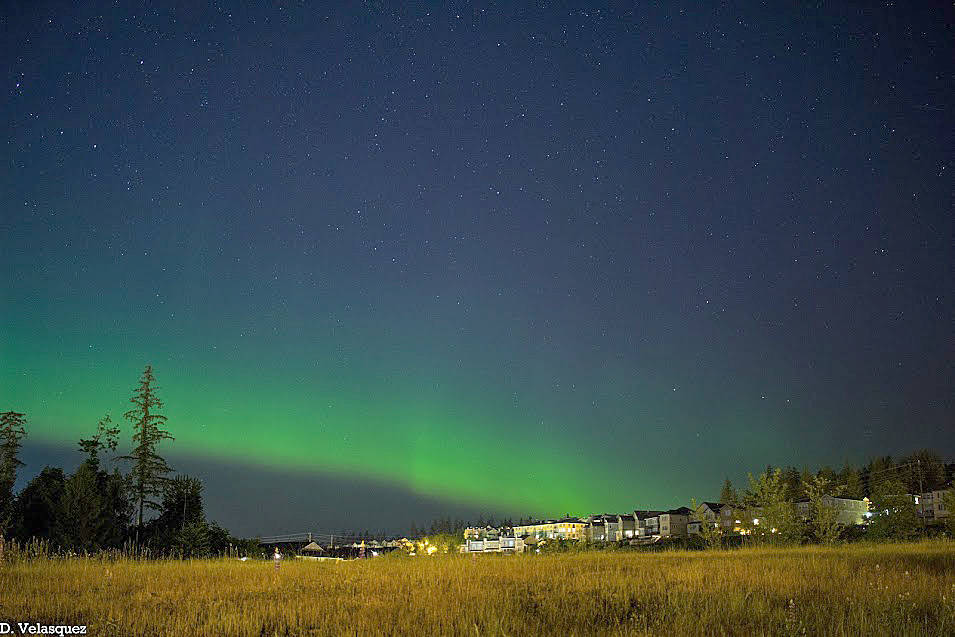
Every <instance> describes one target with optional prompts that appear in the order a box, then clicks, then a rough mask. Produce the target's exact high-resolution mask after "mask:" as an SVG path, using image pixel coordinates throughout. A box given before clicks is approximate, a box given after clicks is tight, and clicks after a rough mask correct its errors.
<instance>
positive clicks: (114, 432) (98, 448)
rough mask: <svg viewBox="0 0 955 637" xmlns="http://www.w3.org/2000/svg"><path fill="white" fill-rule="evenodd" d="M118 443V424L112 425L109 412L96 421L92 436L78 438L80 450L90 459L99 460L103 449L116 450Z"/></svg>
mask: <svg viewBox="0 0 955 637" xmlns="http://www.w3.org/2000/svg"><path fill="white" fill-rule="evenodd" d="M118 444H119V426H117V425H114V424H113V421H112V419H111V418H110V416H109V414H106V415H105V416H103V418H102V419H101V420H100V421H99V422H98V423H96V434H95V435H94V436H93V437H92V438H85V439H80V451H81V452H82V453H85V454H86V455H87V456H89V459H90V460H93V461H95V462H99V454H100V453H102V452H103V451H109V452H110V453H112V452H115V451H116V447H117V445H118Z"/></svg>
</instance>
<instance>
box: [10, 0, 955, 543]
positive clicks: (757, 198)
mask: <svg viewBox="0 0 955 637" xmlns="http://www.w3.org/2000/svg"><path fill="white" fill-rule="evenodd" d="M198 4H201V3H198ZM953 17H955V11H953V9H952V7H951V6H950V5H945V6H943V5H941V4H939V5H934V6H933V4H932V3H924V6H922V7H920V8H915V9H913V8H912V7H909V6H907V5H902V6H891V5H879V6H872V7H867V6H862V5H860V4H854V5H852V6H835V7H834V6H830V5H828V4H819V5H812V4H808V3H806V4H800V6H793V5H791V4H787V5H785V6H782V5H780V4H778V3H768V4H760V3H734V4H724V5H719V6H704V7H700V6H697V5H692V4H687V5H681V4H671V3H666V4H662V5H654V6H649V7H647V6H638V7H631V6H629V5H625V6H617V7H614V8H607V7H603V8H598V7H596V6H594V7H588V8H585V9H581V8H580V6H574V5H570V4H560V3H557V4H543V5H535V6H533V7H528V6H520V5H511V4H476V5H470V4H469V5H464V4H459V5H453V6H443V5H428V4H406V5H403V6H402V7H401V8H396V7H395V6H394V5H391V4H388V3H363V4H353V5H349V6H347V7H342V8H336V9H330V8H329V7H327V6H323V5H321V4H315V3H288V4H275V3H258V4H257V5H256V6H254V7H241V6H233V7H229V6H227V5H219V6H215V7H208V8H206V7H200V6H197V3H181V4H174V3H154V4H153V5H151V6H150V7H149V8H148V9H147V10H146V12H145V13H143V12H142V11H140V10H136V9H132V8H128V7H124V6H121V5H111V4H98V5H97V4H93V5H84V6H82V7H74V6H73V5H72V3H43V2H29V3H26V2H21V3H14V4H11V5H8V7H7V10H6V11H5V14H4V15H3V16H2V22H0V28H2V37H0V59H3V60H4V61H5V62H4V64H3V68H4V71H5V82H6V85H5V89H4V90H5V91H6V95H7V99H5V100H3V101H2V102H0V115H2V117H3V120H4V121H6V122H8V127H7V133H6V139H5V143H4V144H3V146H2V151H0V152H2V153H3V159H4V165H5V166H6V169H5V170H4V171H3V172H2V175H0V188H2V190H3V192H4V193H5V195H6V196H5V197H4V198H3V203H2V204H0V230H2V232H0V268H2V269H0V272H2V273H3V275H4V276H3V278H2V279H0V282H2V286H0V293H2V299H3V305H4V307H5V311H4V312H3V313H2V315H0V327H2V333H3V338H2V340H0V361H2V362H0V401H2V404H0V407H2V408H17V409H19V410H21V411H26V412H27V414H28V417H29V418H30V420H31V428H30V434H31V440H32V441H33V444H34V445H37V446H35V447H31V449H30V450H29V451H30V453H31V454H33V455H32V456H30V457H31V458H35V461H34V462H32V463H31V464H30V465H29V466H28V468H27V471H26V473H25V475H26V476H28V475H30V474H32V473H35V472H36V471H38V470H39V468H40V466H39V463H40V462H41V460H40V459H41V458H47V457H50V455H49V454H53V457H59V456H58V455H57V454H58V453H66V452H65V450H66V449H67V448H68V446H69V445H71V444H72V442H71V441H74V440H75V439H76V438H77V437H78V434H81V433H84V432H86V431H87V430H88V429H89V428H90V427H91V426H93V425H95V422H96V418H98V417H99V416H100V415H101V414H102V413H103V412H104V411H106V410H112V411H113V413H114V415H118V414H120V413H121V412H122V411H123V404H124V401H125V399H126V397H127V395H128V392H129V390H130V389H131V388H132V386H133V384H134V383H135V379H136V377H137V375H138V373H139V371H140V370H141V369H142V367H143V366H144V365H145V363H147V362H152V363H153V364H154V365H155V366H156V370H157V375H158V377H159V380H160V382H161V383H163V384H164V386H166V387H167V392H168V393H167V395H166V399H167V402H168V404H169V416H170V429H171V430H172V431H173V434H174V435H176V436H177V441H176V443H173V445H175V446H174V447H171V448H170V453H173V452H174V451H173V449H175V453H185V454H187V455H188V457H189V460H183V462H184V463H186V464H187V465H188V466H190V467H202V466H206V467H212V466H215V467H220V468H221V467H223V466H231V467H233V470H235V471H239V470H241V471H242V472H244V473H243V475H247V474H256V472H261V475H262V477H261V481H260V483H261V484H269V485H274V490H273V492H272V493H273V495H272V496H266V495H263V494H262V493H260V492H258V491H256V492H252V491H250V490H249V489H248V488H246V487H242V486H241V485H238V484H237V486H236V488H235V492H233V493H230V492H229V491H228V490H227V489H224V488H218V487H216V488H214V489H213V492H212V494H211V495H212V496H213V497H211V498H210V499H211V502H210V509H211V511H212V512H213V513H214V514H218V515H219V517H222V518H224V522H226V523H227V524H231V525H233V526H234V527H237V528H238V529H240V530H242V531H248V532H255V531H265V532H268V531H270V530H271V529H266V528H260V526H257V523H252V522H250V521H249V519H248V517H247V516H244V514H243V513H242V510H241V508H236V507H235V502H236V501H246V502H250V503H256V502H261V501H262V499H263V498H265V499H267V497H274V493H282V492H283V491H284V489H283V484H288V483H289V481H291V480H292V478H288V477H286V480H285V481H283V479H282V478H281V476H282V475H283V474H282V472H283V471H287V472H288V471H294V472H296V473H295V476H296V477H295V478H294V479H295V480H306V479H307V480H312V481H313V482H315V483H320V484H324V485H325V486H326V489H327V487H328V485H329V484H332V483H334V484H336V485H338V481H341V482H343V483H348V484H352V485H353V486H354V489H355V499H354V505H353V506H352V507H351V508H349V506H348V505H342V506H336V507H335V511H336V512H337V513H334V514H333V513H328V514H323V515H324V517H323V518H322V519H318V520H316V519H315V516H313V515H311V514H306V513H303V514H302V516H301V518H295V516H294V515H293V516H292V517H290V518H289V519H288V520H287V521H285V522H283V523H282V526H288V527H294V526H296V520H298V521H300V522H301V525H302V526H305V525H315V526H321V527H322V528H337V527H338V526H339V523H338V521H337V520H332V519H327V520H326V519H325V518H329V517H334V515H339V516H341V517H347V518H348V519H350V520H352V522H351V523H350V524H352V525H353V526H355V527H361V526H365V527H368V528H399V527H402V526H403V525H405V524H406V523H407V522H408V521H410V520H411V519H416V520H419V521H420V520H423V519H427V518H429V517H433V516H435V515H439V514H441V512H442V511H443V510H454V511H461V510H467V509H468V508H469V507H470V508H471V509H473V510H482V511H490V510H499V511H502V512H527V513H539V514H548V513H563V512H565V510H568V509H574V510H577V509H580V510H579V511H576V512H578V513H588V512H592V511H590V510H589V509H593V510H594V511H596V510H600V509H612V508H617V509H620V510H626V509H628V508H633V507H634V506H638V505H640V506H676V505H678V504H682V503H683V502H684V501H685V500H687V499H688V498H689V497H690V496H696V497H713V496H715V494H716V490H717V489H718V484H719V482H720V481H721V480H722V478H723V476H724V475H729V476H730V477H732V478H733V479H734V480H739V479H740V478H741V477H742V476H743V475H745V472H746V471H747V470H757V469H759V468H761V467H763V466H765V464H767V463H774V464H794V465H798V466H802V465H804V464H809V465H812V466H818V465H819V464H823V463H830V464H841V463H842V462H844V461H846V460H849V461H853V462H862V461H864V460H865V459H867V458H868V457H869V456H871V455H876V454H885V453H893V454H899V453H904V452H908V451H911V450H913V449H915V448H921V447H934V448H936V449H938V450H939V451H940V452H941V453H942V454H943V455H944V456H946V457H950V456H951V455H952V454H951V451H952V446H953V443H955V427H953V425H955V422H953V421H955V419H953V415H955V405H953V378H955V374H953V371H955V370H953V362H952V361H953V360H955V348H953V338H952V333H953V331H952V326H953V321H952V318H953V313H952V309H953V308H952V290H953V267H952V266H953V261H952V254H953V250H952V249H953V237H955V235H953V225H952V203H953V179H952V176H951V175H952V170H953V169H952V159H953V153H952V149H953V148H955V143H953V142H955V139H953V134H952V129H953V127H952V125H951V121H952V97H953V84H955V82H953V60H955V55H953V53H955V50H953V49H955V47H953V45H952V43H953V41H955V40H953V37H952V36H953V29H952V25H953ZM57 449H59V450H61V451H59V452H58V451H56V450H57ZM203 459H205V460H203ZM67 462H69V461H67ZM73 462H75V460H73ZM204 462H207V464H205V465H204V464H203V463H204ZM608 464H609V465H610V466H613V467H616V469H615V471H614V472H613V475H614V476H615V477H614V478H613V479H610V482H609V483H608V479H609V477H608V476H607V474H606V471H607V469H606V467H607V465H608ZM567 466H572V467H574V469H573V470H572V471H568V470H566V469H565V468H564V467H567ZM196 471H203V470H202V469H196ZM568 473H573V474H574V475H578V476H586V477H584V478H580V479H577V481H576V482H574V483H573V484H572V485H571V486H567V484H566V475H567V474H568ZM205 474H207V477H208V479H209V480H210V482H215V480H216V478H214V477H212V474H216V475H221V471H219V470H218V469H217V470H216V471H215V472H212V471H211V470H207V471H205ZM256 475H257V474H256ZM288 475H291V474H288ZM476 475H477V476H480V480H478V482H481V484H482V485H483V486H475V484H476V483H475V480H476V478H475V476H476ZM515 479H516V480H518V481H519V482H520V483H521V484H523V485H524V486H522V487H515V486H514V480H515ZM323 481H324V482H323ZM221 483H222V480H219V481H218V482H217V483H216V484H221ZM534 484H537V485H546V486H540V487H537V488H531V486H530V485H534ZM376 485H377V486H376ZM385 485H386V486H385ZM318 490H319V491H320V490H321V489H318ZM334 491H335V493H341V492H342V491H341V490H340V489H339V487H338V486H335V488H334ZM345 491H346V492H347V488H346V489H345ZM385 492H387V494H388V495H387V496H384V495H382V494H383V493H385ZM399 492H400V493H404V494H405V495H404V496H401V497H404V498H406V499H407V501H408V503H409V504H408V506H407V507H405V515H406V516H407V517H408V520H405V519H395V520H388V521H387V523H379V520H378V518H379V517H380V516H379V515H378V512H379V511H380V509H376V507H377V505H375V504H373V503H374V502H380V501H383V499H387V500H388V501H389V502H393V501H395V498H398V499H399V500H400V499H401V498H400V497H399V496H397V495H395V494H396V493H399ZM369 503H372V504H369ZM250 506H251V507H253V508H254V506H255V505H254V504H250ZM289 507H290V508H294V509H296V510H298V509H308V506H307V504H303V503H301V502H299V501H296V503H295V504H294V505H293V504H291V503H290V504H289ZM399 517H400V516H399ZM279 530H285V529H276V531H279ZM290 530H296V529H294V528H291V529H290Z"/></svg>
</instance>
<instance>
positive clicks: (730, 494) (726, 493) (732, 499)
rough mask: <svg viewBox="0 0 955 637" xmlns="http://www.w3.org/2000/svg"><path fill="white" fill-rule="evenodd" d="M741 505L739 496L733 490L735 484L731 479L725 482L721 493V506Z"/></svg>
mask: <svg viewBox="0 0 955 637" xmlns="http://www.w3.org/2000/svg"><path fill="white" fill-rule="evenodd" d="M738 503H739V494H738V493H736V489H734V488H733V483H732V482H730V479H729V478H726V480H724V481H723V490H722V491H720V504H731V505H733V506H736V505H737V504H738Z"/></svg>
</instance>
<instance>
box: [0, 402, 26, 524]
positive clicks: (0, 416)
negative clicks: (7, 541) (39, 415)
mask: <svg viewBox="0 0 955 637" xmlns="http://www.w3.org/2000/svg"><path fill="white" fill-rule="evenodd" d="M26 422H27V421H26V418H24V415H23V414H22V413H20V412H17V411H5V412H3V413H0V536H2V535H3V534H4V533H6V531H7V530H8V529H9V528H10V527H11V526H12V525H13V522H14V520H13V485H14V483H15V482H16V480H17V468H18V467H22V466H23V463H22V462H20V447H21V446H22V443H21V441H22V440H23V438H24V437H25V436H26V429H25V425H26Z"/></svg>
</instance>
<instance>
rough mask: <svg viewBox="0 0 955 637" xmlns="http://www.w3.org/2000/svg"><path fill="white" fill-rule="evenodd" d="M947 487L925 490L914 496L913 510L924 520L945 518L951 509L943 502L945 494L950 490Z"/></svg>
mask: <svg viewBox="0 0 955 637" xmlns="http://www.w3.org/2000/svg"><path fill="white" fill-rule="evenodd" d="M951 490H952V489H951V487H949V488H948V489H937V490H934V491H926V492H925V493H923V494H922V495H921V496H920V497H917V498H915V510H916V511H917V512H918V514H919V515H920V516H922V517H923V518H925V519H926V520H937V519H940V518H947V517H948V516H949V514H950V513H951V511H950V510H949V508H948V506H946V503H945V495H946V494H947V493H949V492H950V491H951Z"/></svg>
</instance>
